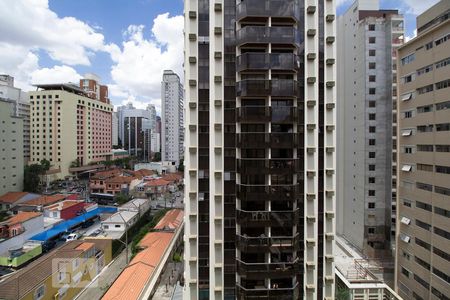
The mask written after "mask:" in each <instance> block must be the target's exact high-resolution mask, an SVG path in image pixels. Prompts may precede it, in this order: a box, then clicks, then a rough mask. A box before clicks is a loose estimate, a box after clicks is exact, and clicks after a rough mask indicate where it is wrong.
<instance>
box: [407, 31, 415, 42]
mask: <svg viewBox="0 0 450 300" xmlns="http://www.w3.org/2000/svg"><path fill="white" fill-rule="evenodd" d="M416 36H417V29H414V30H413V32H412V35H411V36H406V37H405V43H407V42H409V41H410V40H412V39H413V38H415V37H416Z"/></svg>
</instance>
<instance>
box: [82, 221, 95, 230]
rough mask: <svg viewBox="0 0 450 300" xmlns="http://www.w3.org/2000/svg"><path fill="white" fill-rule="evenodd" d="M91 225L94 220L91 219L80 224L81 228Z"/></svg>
mask: <svg viewBox="0 0 450 300" xmlns="http://www.w3.org/2000/svg"><path fill="white" fill-rule="evenodd" d="M92 225H94V221H93V220H87V221H86V222H84V223H83V224H81V228H88V227H91V226H92Z"/></svg>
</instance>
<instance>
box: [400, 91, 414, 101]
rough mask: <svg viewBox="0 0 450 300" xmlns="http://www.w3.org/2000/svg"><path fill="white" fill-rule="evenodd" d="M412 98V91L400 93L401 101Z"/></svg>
mask: <svg viewBox="0 0 450 300" xmlns="http://www.w3.org/2000/svg"><path fill="white" fill-rule="evenodd" d="M411 98H412V93H406V94H403V95H402V98H401V99H402V101H407V100H411Z"/></svg>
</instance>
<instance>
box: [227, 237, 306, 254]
mask: <svg viewBox="0 0 450 300" xmlns="http://www.w3.org/2000/svg"><path fill="white" fill-rule="evenodd" d="M236 243H237V246H238V248H239V249H240V250H241V251H245V252H259V251H270V249H271V248H272V247H277V248H280V249H284V250H286V251H300V250H303V247H302V246H303V243H301V241H300V235H299V234H296V235H295V236H273V237H266V236H259V237H249V236H246V235H239V234H238V235H236Z"/></svg>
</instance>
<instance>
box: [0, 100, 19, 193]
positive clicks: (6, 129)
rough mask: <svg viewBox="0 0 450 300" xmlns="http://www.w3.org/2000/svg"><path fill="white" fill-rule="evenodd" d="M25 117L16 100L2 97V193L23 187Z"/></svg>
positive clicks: (0, 166) (0, 188)
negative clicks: (15, 105) (16, 112)
mask: <svg viewBox="0 0 450 300" xmlns="http://www.w3.org/2000/svg"><path fill="white" fill-rule="evenodd" d="M22 132H23V119H22V118H21V117H18V116H17V115H16V114H15V112H14V102H13V101H6V100H4V99H2V98H0V195H3V194H5V193H7V192H19V191H22V187H23V167H24V157H23V155H22V153H23V135H22Z"/></svg>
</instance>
